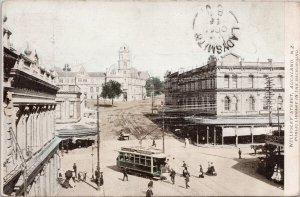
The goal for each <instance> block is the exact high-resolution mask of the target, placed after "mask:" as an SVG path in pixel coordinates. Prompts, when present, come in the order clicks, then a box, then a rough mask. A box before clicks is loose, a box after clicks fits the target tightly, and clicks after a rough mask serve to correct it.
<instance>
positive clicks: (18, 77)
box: [10, 68, 59, 94]
mask: <svg viewBox="0 0 300 197" xmlns="http://www.w3.org/2000/svg"><path fill="white" fill-rule="evenodd" d="M10 77H13V81H12V87H14V88H27V89H33V90H35V91H39V92H45V93H49V94H56V93H57V91H58V90H59V88H58V87H57V86H55V85H53V84H50V83H48V82H46V81H44V80H41V79H39V78H37V77H35V76H33V75H30V74H28V73H26V72H24V71H21V70H19V69H14V68H13V69H11V72H10Z"/></svg>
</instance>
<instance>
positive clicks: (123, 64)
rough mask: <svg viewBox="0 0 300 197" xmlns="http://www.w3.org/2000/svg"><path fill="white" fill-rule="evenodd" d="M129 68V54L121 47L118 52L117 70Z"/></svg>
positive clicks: (126, 48)
mask: <svg viewBox="0 0 300 197" xmlns="http://www.w3.org/2000/svg"><path fill="white" fill-rule="evenodd" d="M129 67H130V53H129V49H128V47H127V46H125V45H124V46H122V47H121V48H120V50H119V69H127V68H129Z"/></svg>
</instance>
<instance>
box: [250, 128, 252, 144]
mask: <svg viewBox="0 0 300 197" xmlns="http://www.w3.org/2000/svg"><path fill="white" fill-rule="evenodd" d="M250 132H251V144H253V126H251V127H250Z"/></svg>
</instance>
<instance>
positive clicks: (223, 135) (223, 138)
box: [221, 126, 224, 145]
mask: <svg viewBox="0 0 300 197" xmlns="http://www.w3.org/2000/svg"><path fill="white" fill-rule="evenodd" d="M221 128H222V145H224V127H223V126H222V127H221Z"/></svg>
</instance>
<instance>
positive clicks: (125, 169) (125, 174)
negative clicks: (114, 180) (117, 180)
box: [123, 168, 128, 181]
mask: <svg viewBox="0 0 300 197" xmlns="http://www.w3.org/2000/svg"><path fill="white" fill-rule="evenodd" d="M125 178H126V180H127V181H128V174H127V168H123V181H124V180H125Z"/></svg>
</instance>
